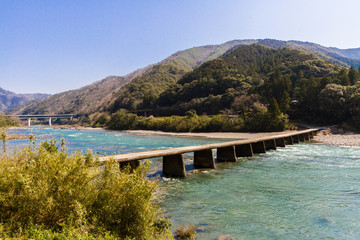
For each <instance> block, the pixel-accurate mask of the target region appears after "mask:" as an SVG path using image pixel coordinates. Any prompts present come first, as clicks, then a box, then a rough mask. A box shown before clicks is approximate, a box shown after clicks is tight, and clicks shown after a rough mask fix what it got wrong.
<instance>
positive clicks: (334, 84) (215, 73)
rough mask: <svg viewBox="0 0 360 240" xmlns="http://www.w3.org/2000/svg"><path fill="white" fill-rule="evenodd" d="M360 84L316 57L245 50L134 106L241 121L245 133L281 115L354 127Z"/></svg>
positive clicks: (353, 73)
mask: <svg viewBox="0 0 360 240" xmlns="http://www.w3.org/2000/svg"><path fill="white" fill-rule="evenodd" d="M359 79H360V74H359V72H358V71H357V70H356V69H355V68H353V67H351V68H350V69H347V68H345V67H342V66H339V65H335V64H332V63H330V62H329V61H326V60H324V59H322V58H320V57H318V56H316V55H314V54H309V53H307V52H304V51H299V50H294V49H290V48H285V47H284V48H277V49H275V48H270V47H265V46H263V45H246V46H240V47H237V48H234V49H231V50H230V51H228V52H227V53H226V54H224V55H223V56H222V57H220V58H217V59H214V60H211V61H208V62H206V63H204V64H202V65H201V66H199V67H198V68H196V69H195V70H194V71H191V72H188V73H186V74H185V75H184V76H183V77H181V78H180V79H179V80H178V81H177V82H175V80H174V81H173V82H174V83H173V84H170V85H168V86H162V87H161V89H162V90H163V89H166V90H165V91H163V92H162V93H160V95H159V96H158V97H156V96H154V97H153V98H152V101H151V102H148V105H147V106H144V105H138V110H140V109H141V108H142V107H144V108H145V107H146V108H147V109H146V111H149V108H152V109H153V110H152V112H153V113H154V114H157V115H172V114H176V115H187V114H188V112H189V111H190V110H191V111H194V110H195V112H196V113H198V114H210V115H213V114H219V113H226V114H234V115H240V116H242V118H243V122H245V123H247V125H244V129H251V130H261V129H262V127H264V126H258V125H256V126H249V125H250V124H251V123H259V122H260V123H263V124H266V122H267V121H270V120H271V119H272V118H275V116H283V115H282V114H289V115H290V117H291V118H293V119H303V120H306V121H309V122H313V123H314V122H323V123H341V122H347V123H349V124H351V125H353V126H355V127H356V126H357V123H360V108H359V106H360V102H359V99H360V82H359V81H358V80H359ZM159 92H160V91H159ZM144 97H146V95H144ZM268 112H269V113H271V115H266V114H267V113H268ZM265 118H266V119H265ZM247 119H251V121H248V122H247V121H246V120H247ZM264 119H265V120H264Z"/></svg>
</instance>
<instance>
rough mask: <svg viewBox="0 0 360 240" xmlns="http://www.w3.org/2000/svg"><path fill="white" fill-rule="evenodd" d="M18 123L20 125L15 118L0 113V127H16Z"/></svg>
mask: <svg viewBox="0 0 360 240" xmlns="http://www.w3.org/2000/svg"><path fill="white" fill-rule="evenodd" d="M19 125H20V123H19V122H18V121H17V120H15V119H12V118H11V117H6V116H1V115H0V128H4V127H16V126H19Z"/></svg>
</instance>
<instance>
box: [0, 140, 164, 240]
mask: <svg viewBox="0 0 360 240" xmlns="http://www.w3.org/2000/svg"><path fill="white" fill-rule="evenodd" d="M99 164H100V163H99V162H98V161H97V159H96V158H95V157H93V156H92V154H91V153H88V154H86V155H81V154H79V153H75V154H73V155H71V156H69V155H68V154H67V151H66V149H65V146H64V145H63V143H62V145H61V148H60V149H59V147H58V146H57V145H56V141H54V140H52V141H50V142H43V143H42V144H41V145H40V146H39V147H34V142H33V140H31V142H30V145H29V147H28V148H25V149H23V150H21V151H17V152H14V153H13V154H11V155H7V154H2V155H1V156H0V229H1V231H0V238H11V237H13V238H22V239H23V238H31V239H99V238H100V239H170V236H171V235H170V232H169V230H168V228H169V227H170V224H169V223H168V222H167V220H165V219H163V218H161V217H160V215H159V208H158V207H157V205H156V203H155V202H154V201H153V192H154V190H155V188H156V182H154V181H151V180H150V179H148V178H146V176H145V174H146V172H147V171H148V167H149V164H144V165H143V166H141V167H139V168H137V169H136V170H134V171H133V172H130V169H129V168H126V169H125V170H120V168H119V165H118V163H117V162H116V161H114V160H111V161H109V162H107V163H105V165H104V166H103V167H102V168H101V167H100V165H99Z"/></svg>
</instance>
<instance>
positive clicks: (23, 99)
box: [0, 87, 49, 112]
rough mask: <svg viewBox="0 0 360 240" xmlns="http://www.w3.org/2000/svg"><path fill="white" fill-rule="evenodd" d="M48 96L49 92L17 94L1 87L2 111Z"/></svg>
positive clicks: (0, 107)
mask: <svg viewBox="0 0 360 240" xmlns="http://www.w3.org/2000/svg"><path fill="white" fill-rule="evenodd" d="M47 96H49V94H42V93H35V94H17V93H14V92H10V91H7V90H5V89H3V88H1V87H0V111H1V112H6V111H9V110H11V109H13V108H15V107H17V106H20V105H22V104H26V103H28V102H30V101H33V100H37V99H43V98H45V97H47Z"/></svg>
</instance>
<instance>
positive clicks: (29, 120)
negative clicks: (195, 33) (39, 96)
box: [28, 118, 31, 127]
mask: <svg viewBox="0 0 360 240" xmlns="http://www.w3.org/2000/svg"><path fill="white" fill-rule="evenodd" d="M28 127H31V118H28Z"/></svg>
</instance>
